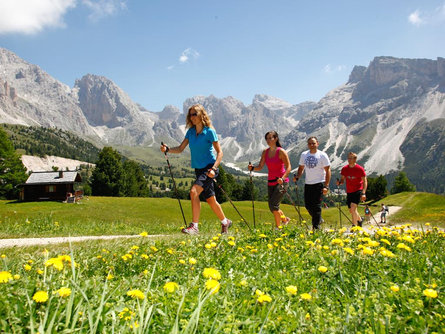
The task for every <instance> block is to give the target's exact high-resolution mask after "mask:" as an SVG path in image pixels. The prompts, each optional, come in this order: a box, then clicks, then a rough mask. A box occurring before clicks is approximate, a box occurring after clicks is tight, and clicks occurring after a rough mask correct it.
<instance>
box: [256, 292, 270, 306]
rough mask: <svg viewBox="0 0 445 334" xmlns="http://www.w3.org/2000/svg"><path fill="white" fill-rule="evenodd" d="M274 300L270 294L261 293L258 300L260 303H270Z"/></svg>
mask: <svg viewBox="0 0 445 334" xmlns="http://www.w3.org/2000/svg"><path fill="white" fill-rule="evenodd" d="M271 301H272V297H271V296H269V295H266V294H264V295H261V296H259V297H258V299H257V302H258V303H260V304H264V303H270V302H271Z"/></svg>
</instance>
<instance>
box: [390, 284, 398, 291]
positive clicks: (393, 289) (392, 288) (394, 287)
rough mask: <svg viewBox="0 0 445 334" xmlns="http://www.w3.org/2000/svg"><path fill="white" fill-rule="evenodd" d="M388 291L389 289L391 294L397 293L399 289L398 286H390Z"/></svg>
mask: <svg viewBox="0 0 445 334" xmlns="http://www.w3.org/2000/svg"><path fill="white" fill-rule="evenodd" d="M390 289H391V291H392V292H399V291H400V288H399V286H398V285H392V286H391V287H390Z"/></svg>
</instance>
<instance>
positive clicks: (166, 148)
mask: <svg viewBox="0 0 445 334" xmlns="http://www.w3.org/2000/svg"><path fill="white" fill-rule="evenodd" d="M161 151H162V152H163V153H165V152H168V151H169V147H168V146H167V145H165V144H162V145H161Z"/></svg>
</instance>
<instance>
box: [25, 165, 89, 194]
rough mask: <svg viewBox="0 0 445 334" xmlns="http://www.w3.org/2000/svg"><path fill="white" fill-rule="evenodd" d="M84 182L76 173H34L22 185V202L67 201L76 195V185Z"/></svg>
mask: <svg viewBox="0 0 445 334" xmlns="http://www.w3.org/2000/svg"><path fill="white" fill-rule="evenodd" d="M81 181H82V178H81V177H80V174H79V173H78V172H76V171H57V172H33V173H32V174H31V175H30V176H29V177H28V180H26V182H25V183H23V184H21V185H20V186H19V187H21V188H22V189H21V191H20V198H19V199H20V200H22V201H65V200H67V198H69V197H70V196H73V194H74V193H75V190H74V185H75V184H76V183H79V182H81Z"/></svg>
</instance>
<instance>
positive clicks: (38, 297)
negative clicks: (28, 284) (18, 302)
mask: <svg viewBox="0 0 445 334" xmlns="http://www.w3.org/2000/svg"><path fill="white" fill-rule="evenodd" d="M48 298H49V297H48V293H47V292H46V291H37V292H36V293H35V294H34V296H32V299H33V300H34V301H35V302H36V303H45V302H46V301H47V300H48Z"/></svg>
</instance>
